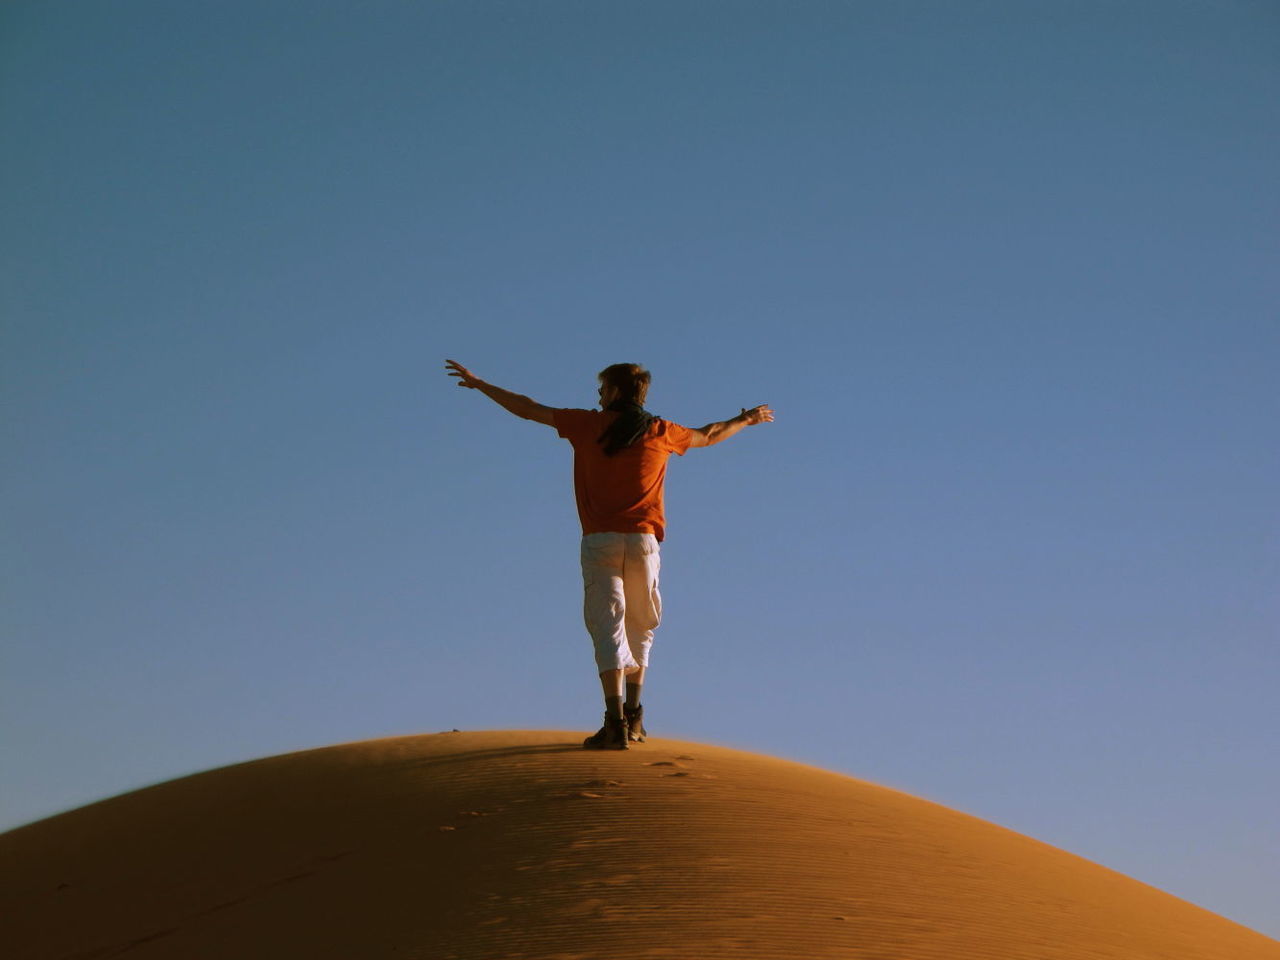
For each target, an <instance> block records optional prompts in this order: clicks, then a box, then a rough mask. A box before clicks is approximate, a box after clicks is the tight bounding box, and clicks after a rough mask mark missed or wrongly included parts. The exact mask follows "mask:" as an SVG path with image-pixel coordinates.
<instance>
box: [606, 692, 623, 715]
mask: <svg viewBox="0 0 1280 960" xmlns="http://www.w3.org/2000/svg"><path fill="white" fill-rule="evenodd" d="M604 715H605V716H606V717H612V718H613V719H614V720H617V719H618V718H619V717H621V716H622V698H621V697H605V698H604Z"/></svg>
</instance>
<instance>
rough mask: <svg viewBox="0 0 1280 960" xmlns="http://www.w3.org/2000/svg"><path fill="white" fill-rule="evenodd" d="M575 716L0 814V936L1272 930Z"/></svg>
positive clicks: (1028, 947) (392, 948)
mask: <svg viewBox="0 0 1280 960" xmlns="http://www.w3.org/2000/svg"><path fill="white" fill-rule="evenodd" d="M582 736H583V734H582V733H568V732H563V731H560V732H556V731H536V732H530V731H507V732H487V733H444V734H434V735H429V736H417V737H403V738H396V739H390V740H378V741H371V742H367V743H356V744H349V745H344V746H336V747H329V748H325V749H322V750H312V751H307V752H304V753H297V754H290V755H287V756H281V757H273V758H270V759H266V760H260V761H256V762H253V763H246V764H241V765H238V766H234V767H227V768H224V769H221V770H213V771H210V772H208V773H203V774H199V775H197V776H193V777H187V778H184V779H182V780H175V781H172V782H170V783H165V784H161V785H159V786H155V787H151V788H149V789H146V790H140V791H138V792H135V793H130V794H126V795H124V796H121V797H116V798H114V799H111V800H107V801H103V802H102V803H97V804H94V805H92V806H89V807H84V808H81V809H79V810H75V811H72V812H70V813H67V814H64V815H61V816H58V817H54V818H51V819H49V820H44V821H41V822H39V823H35V824H32V825H30V826H27V827H23V828H21V829H19V830H15V831H13V832H11V833H8V834H5V835H3V836H0V944H4V945H5V948H4V952H5V954H6V955H7V956H8V957H10V958H14V960H45V958H49V960H99V958H108V957H127V958H128V960H149V958H174V960H203V958H219V960H230V958H235V960H252V958H267V957H270V958H306V960H323V958H342V960H380V958H397V960H405V958H416V960H449V958H456V960H488V958H500V957H506V958H530V960H534V958H537V960H597V958H599V960H614V958H616V960H625V958H635V957H668V958H675V960H704V958H733V960H744V958H768V960H788V958H795V960H816V958H824V957H841V958H851V960H930V958H938V960H969V958H973V960H977V958H984V960H1018V958H1027V960H1055V958H1071V960H1086V958H1088V960H1094V958H1116V960H1139V958H1152V960H1156V958H1159V960H1280V941H1275V940H1272V939H1269V938H1267V937H1264V936H1262V935H1260V934H1258V933H1254V932H1252V931H1250V930H1248V929H1246V928H1244V927H1241V926H1239V925H1237V924H1234V923H1231V922H1229V921H1227V920H1225V919H1223V918H1221V917H1218V916H1216V915H1214V914H1211V913H1208V912H1207V911H1204V910H1201V909H1199V908H1197V907H1194V906H1192V905H1190V904H1188V903H1186V902H1184V901H1181V900H1178V899H1176V898H1175V897H1172V896H1169V895H1168V894H1165V893H1162V892H1160V891H1158V890H1155V889H1153V888H1151V887H1148V886H1146V885H1144V884H1141V883H1138V882H1136V881H1134V880H1131V879H1129V878H1127V877H1124V876H1121V875H1120V874H1117V873H1114V872H1112V871H1109V870H1106V869H1104V868H1102V867H1099V866H1097V865H1095V864H1092V863H1089V862H1087V861H1085V860H1081V859H1079V858H1078V857H1075V856H1072V855H1070V854H1067V853H1064V852H1062V851H1060V850H1057V849H1054V848H1052V847H1049V846H1046V845H1044V844H1041V843H1038V842H1037V841H1034V840H1031V839H1028V838H1027V837H1023V836H1020V835H1018V834H1015V833H1011V832H1009V831H1007V830H1004V829H1002V828H1000V827H997V826H994V825H992V824H990V823H986V822H983V821H981V820H977V819H974V818H972V817H969V816H966V815H964V814H960V813H956V812H955V811H952V810H948V809H946V808H944V807H940V806H937V805H935V804H932V803H928V802H926V801H923V800H918V799H916V798H913V797H910V796H907V795H905V794H901V793H897V792H894V791H891V790H886V789H884V788H882V787H877V786H874V785H872V784H868V783H865V782H862V781H858V780H853V779H849V778H847V777H843V776H839V775H837V774H833V773H828V772H825V771H822V770H818V769H814V768H812V767H805V766H801V765H798V764H794V763H789V762H786V761H783V760H777V759H773V758H769V757H764V756H758V755H755V754H749V753H741V752H738V751H733V750H726V749H723V748H716V747H708V746H703V745H701V744H695V743H680V742H673V741H665V740H660V739H659V740H651V741H650V742H649V743H647V744H642V745H639V746H637V747H635V748H633V749H632V750H630V751H627V752H625V753H596V752H587V751H584V750H582V749H581V747H580V746H579V744H580V743H581V738H582ZM15 944H16V946H17V949H16V950H15V949H14V945H15Z"/></svg>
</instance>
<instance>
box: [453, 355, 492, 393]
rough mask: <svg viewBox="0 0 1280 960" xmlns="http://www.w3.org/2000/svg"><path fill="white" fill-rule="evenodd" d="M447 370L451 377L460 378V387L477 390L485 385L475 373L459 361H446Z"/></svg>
mask: <svg viewBox="0 0 1280 960" xmlns="http://www.w3.org/2000/svg"><path fill="white" fill-rule="evenodd" d="M444 366H445V369H446V370H448V371H449V376H451V377H457V378H458V386H460V387H466V388H467V389H469V390H476V389H479V387H480V386H481V385H482V384H483V383H484V381H483V380H481V379H480V378H479V377H477V376H476V375H475V374H474V373H472V372H471V371H470V370H468V369H467V368H466V367H464V366H463V365H462V364H460V363H459V362H458V361H457V360H446V361H445V362H444Z"/></svg>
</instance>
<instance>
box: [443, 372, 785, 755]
mask: <svg viewBox="0 0 1280 960" xmlns="http://www.w3.org/2000/svg"><path fill="white" fill-rule="evenodd" d="M445 366H446V368H447V369H448V371H449V376H451V377H457V379H458V386H460V387H467V388H469V389H472V390H479V391H480V392H481V393H483V394H484V395H485V396H486V397H488V398H489V399H490V400H492V401H494V402H495V403H497V404H498V405H499V406H501V407H502V408H503V409H505V410H508V411H510V412H511V413H514V414H515V415H516V416H517V417H522V418H523V419H525V420H533V421H534V422H536V423H545V424H546V425H547V426H549V427H555V428H556V431H557V432H558V433H559V434H560V436H562V437H564V438H565V439H566V440H568V441H569V442H570V443H571V444H572V445H573V490H574V496H575V497H576V498H577V501H578V518H579V519H580V520H581V521H582V547H581V560H582V582H583V590H584V599H583V616H584V619H585V620H586V624H587V632H588V633H590V634H591V640H592V642H593V644H594V645H595V654H596V667H597V668H598V670H599V671H600V683H601V686H602V688H603V690H604V704H605V713H604V726H602V727H601V728H600V729H599V730H598V731H597V732H596V733H595V734H594V735H592V736H590V737H587V739H586V740H584V741H583V743H582V745H583V746H584V747H586V748H588V749H593V750H626V749H627V745H628V741H636V742H642V741H643V740H644V737H645V729H644V708H643V707H642V706H641V704H640V691H641V688H642V686H643V684H644V679H645V671H646V669H647V668H648V666H649V647H650V646H651V645H652V644H653V632H654V630H655V629H657V627H658V623H659V622H660V621H661V619H662V597H661V596H660V595H659V594H658V567H659V560H658V544H659V543H660V542H661V541H662V539H663V536H664V535H665V532H666V531H665V524H666V518H665V515H664V509H663V485H664V483H665V481H666V476H667V458H668V457H669V456H670V455H671V454H673V453H674V454H678V455H680V456H683V455H684V453H685V451H686V450H688V449H689V448H690V447H709V446H711V445H712V444H714V443H719V442H720V441H721V440H728V439H729V438H730V437H732V436H733V435H734V434H736V433H738V432H739V431H741V430H742V429H743V428H744V427H749V426H753V425H755V424H757V423H768V422H770V421H772V420H773V411H772V410H770V409H769V408H768V407H767V406H765V405H763V404H762V405H760V406H758V407H752V408H751V409H750V410H747V409H743V410H742V412H741V413H739V414H738V415H737V416H736V417H733V418H731V419H729V420H721V421H718V422H716V423H709V424H707V425H706V426H705V427H697V428H689V427H682V426H680V425H679V424H678V423H672V422H671V421H670V420H663V419H662V418H661V417H655V416H654V415H653V414H651V413H650V412H649V411H647V410H645V408H644V401H645V397H646V395H647V394H648V392H649V379H650V377H649V371H648V370H646V369H644V367H641V366H639V365H638V364H634V363H615V364H613V366H610V367H605V368H604V369H603V370H601V371H600V373H599V376H598V379H599V381H600V389H599V395H600V409H599V410H574V409H556V408H554V407H546V406H543V405H542V404H540V403H538V402H536V401H534V400H531V399H530V398H529V397H526V396H522V395H520V394H518V393H511V392H510V391H508V390H503V389H502V388H501V387H495V386H494V385H493V384H491V383H486V382H485V381H483V380H481V379H480V378H479V377H477V376H476V375H475V374H473V373H472V372H471V371H470V370H468V369H467V368H466V367H464V366H462V364H460V363H458V362H456V361H454V360H449V361H447V362H446V364H445ZM624 683H625V688H624Z"/></svg>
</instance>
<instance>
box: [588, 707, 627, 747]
mask: <svg viewBox="0 0 1280 960" xmlns="http://www.w3.org/2000/svg"><path fill="white" fill-rule="evenodd" d="M582 745H583V747H585V748H586V749H588V750H625V749H627V718H626V717H611V716H609V715H608V714H607V713H606V714H605V715H604V726H603V727H601V728H600V729H599V730H597V731H596V732H595V733H594V734H592V735H591V736H589V737H587V739H585V740H583V741H582Z"/></svg>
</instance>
